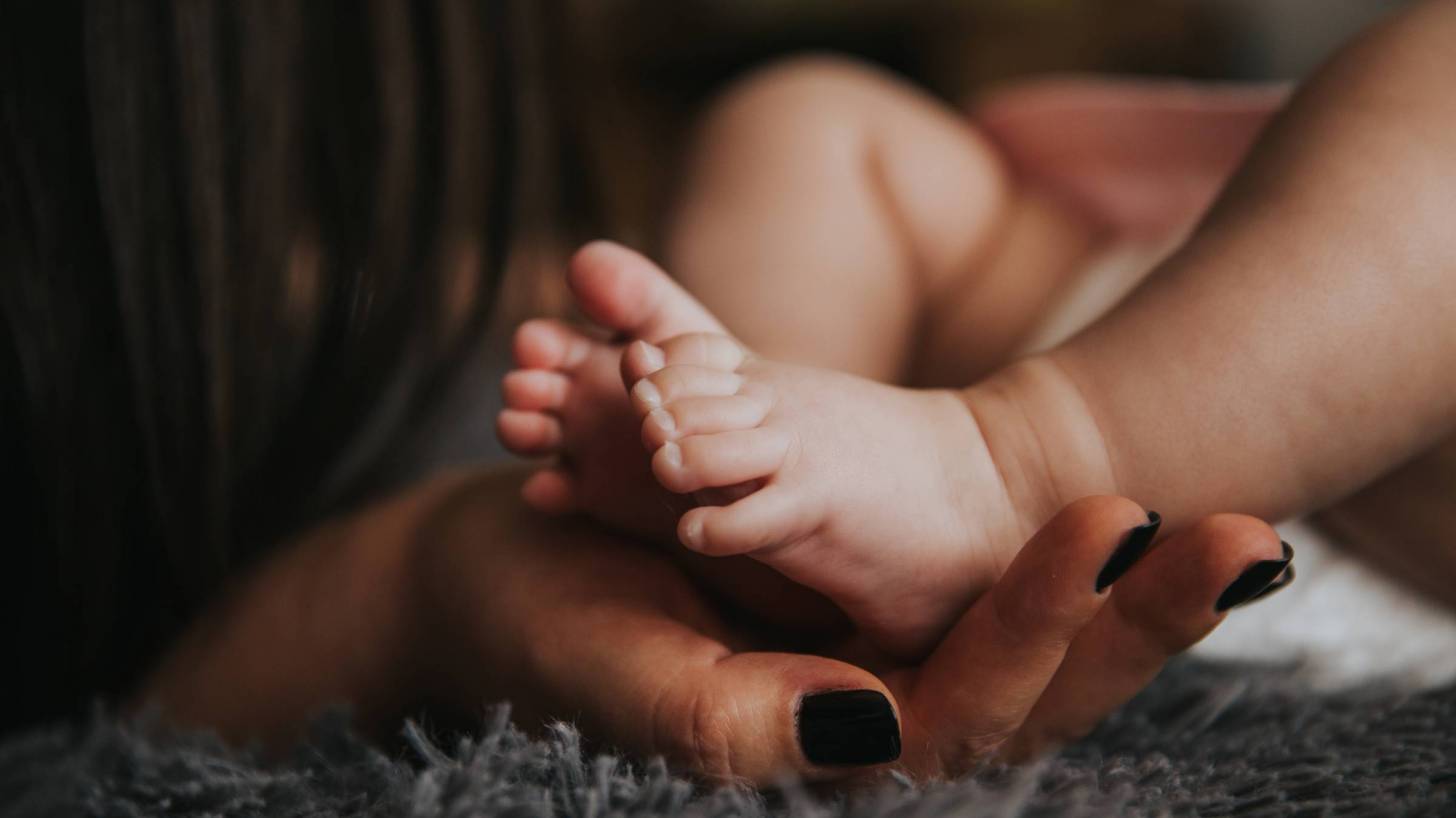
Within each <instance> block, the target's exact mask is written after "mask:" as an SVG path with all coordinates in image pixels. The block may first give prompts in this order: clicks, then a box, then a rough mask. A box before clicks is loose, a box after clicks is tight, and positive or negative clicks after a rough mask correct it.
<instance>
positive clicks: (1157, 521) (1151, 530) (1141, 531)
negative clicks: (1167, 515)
mask: <svg viewBox="0 0 1456 818" xmlns="http://www.w3.org/2000/svg"><path fill="white" fill-rule="evenodd" d="M1162 524H1163V517H1162V515H1160V514H1158V512H1156V511H1149V512H1148V521H1147V522H1145V523H1143V524H1142V525H1140V526H1138V527H1137V528H1134V529H1133V530H1131V531H1129V532H1127V539H1125V540H1123V541H1122V545H1119V546H1118V547H1117V550H1116V551H1113V552H1112V556H1110V557H1108V558H1107V564H1106V565H1103V566H1102V570H1101V571H1098V572H1097V593H1099V594H1100V593H1102V592H1103V591H1104V590H1106V589H1107V586H1109V585H1111V584H1112V583H1114V582H1117V580H1118V578H1119V577H1121V576H1122V575H1123V574H1126V573H1127V569H1129V568H1131V567H1133V565H1135V564H1136V563H1137V561H1138V560H1140V559H1142V557H1143V554H1146V553H1147V552H1148V546H1149V545H1151V544H1152V542H1153V538H1154V537H1156V536H1158V526H1160V525H1162Z"/></svg>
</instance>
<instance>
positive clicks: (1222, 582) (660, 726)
mask: <svg viewBox="0 0 1456 818" xmlns="http://www.w3.org/2000/svg"><path fill="white" fill-rule="evenodd" d="M514 479H515V478H513V477H508V476H507V477H502V476H496V477H487V478H481V479H480V480H479V481H477V482H476V483H475V484H474V485H473V486H471V487H468V488H467V489H466V490H463V491H461V492H459V493H458V494H457V496H456V499H455V500H454V501H452V502H450V503H448V504H447V505H445V506H444V507H442V508H441V510H440V513H439V514H437V515H436V516H435V519H436V522H435V524H434V525H433V526H432V527H431V528H430V529H429V530H428V532H427V533H426V534H425V535H424V536H423V537H422V538H421V545H422V552H421V555H420V557H421V559H420V561H419V563H418V565H417V569H418V574H417V579H418V581H419V583H420V584H419V586H418V589H419V597H418V599H419V600H420V604H421V605H422V606H423V609H424V610H428V611H429V612H430V614H429V615H428V617H427V618H426V622H425V624H424V629H423V630H422V632H421V633H422V635H427V636H428V638H426V639H423V640H422V641H420V642H419V643H418V645H417V653H416V654H415V656H414V659H415V661H416V662H418V663H419V666H420V668H421V670H422V674H421V678H424V679H428V680H431V682H432V685H433V686H432V689H430V690H429V691H428V692H429V693H430V694H431V696H432V697H433V698H436V699H439V700H443V701H445V702H448V703H450V704H453V705H454V706H456V707H458V708H464V709H467V710H468V709H472V708H476V707H479V706H480V705H482V704H485V703H488V702H493V701H496V700H500V699H510V700H511V701H512V702H513V703H514V704H515V705H516V708H517V709H516V713H517V718H518V720H519V721H520V722H521V723H523V724H525V725H527V726H529V725H530V724H532V723H539V722H540V721H541V720H543V719H549V718H562V719H567V720H574V721H576V722H577V723H579V724H580V725H581V726H582V728H583V730H584V731H585V732H586V733H587V734H588V735H590V736H593V737H595V738H599V739H601V740H603V741H604V742H606V743H608V744H611V745H614V746H618V747H622V748H624V749H627V750H630V751H634V752H637V753H640V754H643V755H651V754H662V755H664V756H666V757H667V758H668V759H669V760H670V761H672V762H674V763H676V764H677V765H678V766H680V767H682V768H686V769H689V770H691V771H694V772H696V773H699V774H702V775H706V776H709V777H716V778H738V779H746V780H749V781H752V782H757V783H770V782H773V781H775V780H777V779H778V778H779V777H781V776H783V775H785V774H789V773H797V774H800V775H803V776H805V777H807V778H810V779H818V780H823V779H834V778H842V777H846V776H851V775H861V774H867V773H873V772H879V771H883V770H884V769H886V767H885V766H883V765H885V764H887V763H891V762H893V763H894V764H896V765H898V766H899V767H900V768H902V769H904V770H906V771H907V772H909V773H911V774H913V775H919V776H928V775H949V774H956V773H959V772H962V771H965V770H967V769H970V768H972V767H974V766H976V765H977V764H979V763H981V762H984V761H986V760H988V759H991V758H996V757H1004V758H1019V757H1023V756H1026V755H1028V754H1032V753H1035V752H1038V751H1040V750H1042V749H1044V748H1047V747H1050V746H1053V745H1055V744H1057V743H1059V742H1061V741H1064V740H1067V739H1070V738H1074V737H1077V736H1079V735H1081V734H1083V733H1085V732H1086V731H1088V730H1090V729H1091V728H1092V727H1093V726H1094V725H1095V724H1096V723H1097V722H1098V721H1099V720H1100V719H1101V718H1102V717H1103V716H1105V715H1106V714H1107V713H1108V712H1109V711H1111V710H1112V709H1114V708H1115V707H1117V706H1118V705H1120V704H1122V703H1123V702H1124V701H1126V699H1128V698H1129V697H1131V696H1132V695H1133V694H1135V693H1136V692H1137V691H1138V690H1139V689H1141V688H1142V687H1143V686H1144V685H1145V684H1146V683H1147V682H1148V680H1150V679H1151V678H1152V677H1153V676H1154V675H1155V674H1156V673H1157V672H1158V670H1159V669H1160V668H1161V667H1162V665H1163V663H1164V662H1165V661H1166V660H1167V659H1168V658H1169V657H1170V656H1172V655H1174V654H1176V653H1178V652H1180V651H1182V650H1183V649H1185V648H1187V647H1188V646H1190V645H1191V644H1193V643H1194V642H1196V641H1197V640H1198V639H1200V638H1201V637H1202V636H1204V635H1205V634H1206V633H1208V632H1209V631H1210V630H1211V629H1212V628H1213V627H1215V626H1216V625H1217V624H1218V622H1219V621H1220V620H1221V619H1222V617H1223V616H1224V613H1225V610H1226V609H1227V607H1229V605H1231V604H1233V603H1236V602H1239V601H1245V600H1247V599H1249V598H1252V597H1254V596H1255V595H1257V594H1259V593H1261V592H1266V591H1267V590H1269V589H1270V587H1271V583H1272V586H1273V587H1278V586H1279V585H1280V584H1281V583H1284V582H1287V581H1288V579H1289V578H1292V571H1287V570H1285V564H1286V561H1287V555H1286V554H1285V553H1284V551H1283V549H1282V547H1281V544H1280V542H1279V539H1278V536H1277V535H1276V534H1275V533H1274V531H1273V530H1272V529H1271V528H1269V527H1268V526H1267V525H1265V524H1264V523H1262V522H1260V521H1258V520H1254V519H1251V518H1248V517H1242V516H1233V515H1220V516H1215V517H1210V518H1207V519H1205V520H1204V521H1202V522H1200V523H1198V524H1197V525H1194V526H1192V527H1190V528H1187V529H1185V530H1183V531H1180V532H1175V533H1174V534H1173V535H1172V536H1170V537H1168V538H1167V539H1166V540H1165V541H1164V542H1162V543H1161V544H1159V545H1158V546H1157V547H1155V548H1153V549H1151V550H1150V551H1148V552H1147V553H1146V554H1145V555H1144V556H1143V557H1142V559H1140V560H1138V561H1136V562H1135V563H1134V564H1132V565H1131V568H1126V566H1125V563H1126V557H1127V556H1128V551H1127V550H1119V546H1121V545H1123V544H1124V543H1126V542H1127V541H1128V538H1129V534H1130V532H1131V531H1133V529H1135V528H1138V527H1139V526H1141V525H1143V524H1145V523H1146V522H1147V520H1148V518H1147V515H1146V513H1145V512H1144V511H1143V510H1142V509H1141V508H1139V507H1138V506H1137V505H1136V504H1133V503H1131V502H1130V501H1127V500H1123V499H1120V498H1111V497H1101V498H1089V499H1086V500H1082V501H1078V502H1077V503H1073V504H1072V505H1071V506H1069V507H1068V508H1067V509H1065V510H1064V511H1063V512H1061V513H1060V514H1059V515H1057V516H1056V517H1055V518H1054V519H1053V520H1052V521H1051V522H1049V523H1048V524H1047V525H1046V526H1045V527H1044V528H1043V529H1042V530H1041V531H1040V532H1039V533H1038V534H1037V535H1036V536H1035V537H1034V538H1033V539H1032V541H1031V542H1030V543H1028V544H1027V546H1026V547H1025V548H1024V549H1023V550H1022V551H1021V553H1020V555H1019V556H1018V557H1017V558H1016V560H1015V561H1014V562H1013V564H1012V565H1011V566H1010V568H1009V569H1008V570H1007V572H1006V574H1005V575H1004V577H1003V578H1002V579H1001V580H1000V581H999V582H998V583H997V585H996V586H994V588H993V589H992V590H991V591H989V592H988V593H987V594H985V595H984V596H983V597H981V598H980V599H979V600H978V601H977V602H976V603H975V604H974V605H973V606H972V607H971V608H970V609H969V610H968V611H967V612H966V614H965V615H964V617H963V618H962V619H961V621H960V622H959V623H958V624H957V625H956V626H955V628H954V629H953V630H952V631H951V632H950V633H949V634H948V635H947V636H946V638H945V639H944V641H943V642H942V643H941V644H940V646H939V647H938V648H937V649H936V650H935V651H934V652H933V653H932V654H931V655H930V656H929V658H928V659H926V661H925V662H923V663H922V664H921V665H919V666H916V667H908V668H906V667H901V668H885V667H878V666H875V665H876V663H875V662H873V661H872V660H871V661H866V662H864V664H865V665H867V666H868V667H866V666H861V665H856V664H851V663H849V662H847V661H842V660H840V659H838V658H832V657H830V656H814V655H807V654H793V653H781V652H767V651H764V650H762V649H761V648H762V646H763V645H765V644H767V643H768V641H767V639H766V638H765V634H762V633H754V632H752V631H749V630H744V629H742V628H739V627H735V626H734V625H733V624H732V623H730V622H728V621H725V619H724V617H723V616H721V615H720V613H719V611H717V610H715V608H714V607H713V605H712V604H711V603H710V601H709V600H708V599H707V598H706V597H705V596H704V595H703V594H702V593H701V592H700V591H699V590H698V589H697V587H695V586H694V585H693V584H692V583H691V582H690V581H689V580H688V579H687V577H686V576H685V575H684V574H683V573H682V572H681V571H680V570H679V569H677V568H676V567H674V566H673V565H671V564H669V563H668V562H667V561H666V559H665V558H664V557H663V556H662V555H660V554H657V553H654V552H653V551H651V550H649V549H646V548H642V547H639V546H636V545H633V544H631V543H626V542H623V541H621V540H618V539H615V538H613V537H611V536H608V535H606V534H603V533H600V532H598V531H595V530H592V529H589V528H586V527H582V526H576V525H572V524H570V523H563V522H561V521H560V520H548V519H545V518H541V517H538V516H535V515H533V514H531V513H529V512H527V511H525V510H521V509H517V508H515V507H514V506H503V505H502V504H500V503H499V502H498V501H497V500H494V499H492V498H499V497H501V496H507V495H509V494H510V493H511V492H513V491H514V490H515V486H514V485H513V481H514ZM1133 550H1136V548H1135V547H1134V549H1133ZM1109 565H1123V566H1124V571H1125V572H1124V573H1122V574H1120V577H1119V578H1118V579H1117V581H1116V582H1115V583H1114V584H1112V585H1111V586H1110V587H1108V588H1104V589H1103V590H1101V591H1099V590H1098V584H1099V579H1106V578H1108V577H1109V573H1106V572H1108V570H1109V569H1108V566H1109ZM1112 573H1116V572H1112ZM839 655H841V656H848V655H851V654H850V653H848V652H840V653H839ZM869 668H873V671H874V672H872V670H871V669H869Z"/></svg>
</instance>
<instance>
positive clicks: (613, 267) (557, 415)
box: [496, 242, 844, 634]
mask: <svg viewBox="0 0 1456 818" xmlns="http://www.w3.org/2000/svg"><path fill="white" fill-rule="evenodd" d="M644 266H646V267H647V268H648V269H652V268H651V265H650V264H649V263H648V262H647V261H646V260H645V259H643V258H642V257H641V256H638V255H637V254H636V253H633V252H631V251H630V250H627V249H626V248H623V247H619V246H616V245H612V244H608V243H605V242H598V243H595V244H590V245H587V246H586V247H584V248H582V250H581V251H580V252H578V253H577V254H576V256H575V257H574V258H573V259H572V261H571V264H570V265H569V268H568V271H569V273H568V282H569V284H570V286H571V289H572V291H573V293H574V294H575V296H576V300H577V302H578V304H579V305H580V306H581V308H582V310H583V311H584V312H585V313H586V314H587V315H588V316H590V317H592V318H594V319H595V320H597V321H598V322H600V323H601V324H602V325H604V326H606V327H609V328H611V329H613V330H616V331H617V332H619V333H622V334H623V335H626V336H627V337H629V338H631V337H635V338H643V339H648V340H661V339H662V338H666V337H670V336H672V335H677V334H680V333H685V332H687V333H690V332H697V331H701V332H717V333H721V332H724V329H723V327H722V325H721V324H719V323H718V321H717V320H716V319H714V318H713V317H712V316H711V315H710V314H708V312H707V311H706V310H704V309H703V308H702V307H701V306H699V305H698V303H697V301H696V300H694V299H693V298H692V297H691V296H689V295H688V294H687V293H685V292H684V291H683V290H682V289H681V288H679V287H678V286H677V284H676V283H674V282H673V281H671V280H670V279H668V278H667V277H666V276H662V275H651V276H643V275H640V274H639V270H640V269H642V268H643V267H644ZM654 272H655V270H654ZM623 348H624V347H623V345H621V344H613V343H607V342H604V341H601V340H598V339H596V338H593V337H591V336H588V335H586V334H584V333H582V332H581V331H579V330H576V329H574V328H572V327H570V326H568V325H566V324H564V323H562V322H559V321H550V320H534V321H528V322H526V323H525V324H522V325H521V327H520V329H518V330H517V331H516V336H515V342H514V346H513V353H514V357H515V363H516V366H517V369H515V370H513V371H511V372H509V373H507V375H506V376H505V379H504V381H503V383H502V388H503V391H504V397H505V404H506V408H505V409H504V410H503V411H502V412H501V413H500V416H499V418H498V419H497V421H496V431H497V434H498V436H499V437H500V440H501V442H502V444H503V445H504V446H505V447H506V448H507V449H508V450H510V451H511V452H514V453H516V454H518V455H521V456H523V457H551V456H554V457H555V459H556V462H555V463H554V464H553V465H550V466H545V467H542V468H541V469H539V470H537V471H536V473H535V474H533V475H532V476H531V477H530V478H529V479H528V480H527V481H526V483H525V484H524V485H523V486H522V489H521V493H522V497H523V499H524V500H525V501H526V503H527V504H528V505H530V506H532V507H533V508H535V509H537V510H539V511H543V512H546V513H558V514H559V513H571V512H578V511H579V512H584V513H586V514H589V515H590V516H592V517H594V518H595V519H597V520H598V521H600V522H603V523H605V524H607V525H609V526H611V527H613V528H616V529H618V530H619V531H623V532H626V533H628V534H633V535H637V536H642V537H646V538H648V539H649V540H652V541H654V542H659V543H663V544H668V543H672V544H674V548H675V551H676V552H677V554H678V556H679V557H680V559H681V561H682V562H684V563H686V567H687V568H688V569H689V570H692V571H693V572H694V573H695V574H697V575H699V576H700V577H702V578H703V579H704V580H705V581H707V582H708V583H709V584H710V585H712V586H713V587H715V588H716V589H718V590H719V591H720V592H722V593H724V594H726V595H728V596H729V597H730V598H732V599H733V600H734V601H735V602H737V603H738V604H740V605H742V606H744V608H746V609H747V610H749V611H752V612H753V613H754V614H756V615H758V616H760V617H762V618H764V619H765V620H767V621H768V622H770V623H773V624H775V625H779V626H783V627H785V628H787V629H788V630H789V631H790V632H793V633H796V634H806V633H820V634H822V633H824V632H827V631H832V630H836V629H838V628H840V627H841V626H842V625H843V624H844V621H843V614H842V613H840V612H839V610H838V609H837V608H835V606H834V605H833V604H832V603H830V602H829V601H828V600H826V599H824V598H823V597H822V596H821V595H819V594H817V593H813V592H811V591H809V590H808V589H806V588H804V587H802V586H799V585H797V584H796V583H793V582H791V581H789V580H788V579H786V578H785V577H783V576H782V575H781V574H778V573H777V572H775V571H773V570H771V569H769V568H767V567H765V566H763V565H761V564H759V563H755V562H752V561H750V560H742V561H738V560H727V561H723V560H708V559H707V558H704V557H700V556H698V555H696V554H691V553H685V552H682V549H677V548H676V546H675V543H676V540H677V536H676V533H675V532H676V528H677V521H678V518H679V516H680V515H681V514H682V513H683V512H684V511H686V510H687V509H689V508H691V507H692V506H693V505H694V503H695V502H698V501H706V502H723V501H726V500H727V499H730V498H731V497H732V496H733V494H732V493H730V492H715V491H705V492H701V493H700V494H699V496H698V497H697V498H688V497H684V496H682V495H678V494H674V493H672V492H670V491H667V490H665V489H663V488H662V486H660V485H659V484H658V482H657V481H656V480H655V479H654V478H653V476H652V472H651V470H650V468H649V460H648V457H647V455H646V454H645V453H644V452H643V451H642V444H641V442H640V437H639V429H640V427H641V421H640V419H639V418H638V417H637V415H636V413H635V412H634V410H633V409H632V407H631V405H630V403H629V402H628V399H627V390H626V388H625V387H624V386H623V383H622V375H621V372H620V366H621V360H622V351H623Z"/></svg>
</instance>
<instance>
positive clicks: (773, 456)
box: [652, 428, 790, 494]
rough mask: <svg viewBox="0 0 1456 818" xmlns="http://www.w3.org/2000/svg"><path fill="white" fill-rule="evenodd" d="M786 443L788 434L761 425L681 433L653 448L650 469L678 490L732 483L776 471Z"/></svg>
mask: <svg viewBox="0 0 1456 818" xmlns="http://www.w3.org/2000/svg"><path fill="white" fill-rule="evenodd" d="M789 444H790V440H789V436H788V434H786V433H784V432H782V431H780V430H777V429H764V428H757V429H748V430H743V431H735V432H723V433H721V434H714V435H695V436H692V437H685V438H683V439H681V440H678V441H673V442H669V443H666V444H664V445H663V446H662V448H660V449H658V450H657V453H656V454H654V455H653V456H652V472H653V474H654V475H656V476H657V480H658V482H659V483H661V484H662V485H663V487H664V488H666V489H667V490H668V491H673V492H677V493H678V494H687V493H689V492H694V491H699V490H701V489H707V488H720V487H723V486H732V485H736V484H738V483H746V482H748V481H750V480H756V479H759V478H765V477H768V476H769V475H771V474H772V473H774V472H775V471H777V470H778V468H779V467H780V466H782V465H783V463H784V459H785V458H786V457H787V456H788V452H789Z"/></svg>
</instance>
